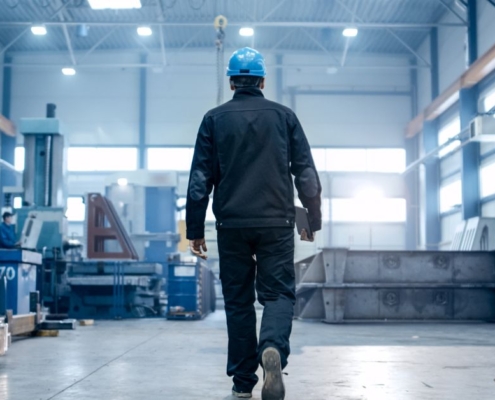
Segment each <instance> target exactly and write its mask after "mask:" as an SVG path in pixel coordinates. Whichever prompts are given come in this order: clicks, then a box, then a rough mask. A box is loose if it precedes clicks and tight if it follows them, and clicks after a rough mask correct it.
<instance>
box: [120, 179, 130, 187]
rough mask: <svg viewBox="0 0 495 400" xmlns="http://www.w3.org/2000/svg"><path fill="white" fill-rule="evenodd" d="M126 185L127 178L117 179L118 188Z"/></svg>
mask: <svg viewBox="0 0 495 400" xmlns="http://www.w3.org/2000/svg"><path fill="white" fill-rule="evenodd" d="M128 183H129V181H128V180H127V178H119V179H117V184H118V185H119V186H127V184H128Z"/></svg>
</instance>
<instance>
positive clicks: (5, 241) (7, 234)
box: [0, 224, 16, 249]
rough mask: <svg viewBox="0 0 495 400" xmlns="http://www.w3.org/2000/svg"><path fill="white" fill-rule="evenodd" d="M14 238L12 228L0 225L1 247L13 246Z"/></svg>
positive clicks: (11, 247)
mask: <svg viewBox="0 0 495 400" xmlns="http://www.w3.org/2000/svg"><path fill="white" fill-rule="evenodd" d="M15 244H16V240H15V233H14V232H13V229H11V228H10V227H8V226H6V225H5V224H1V225H0V247H1V248H3V249H13V248H15Z"/></svg>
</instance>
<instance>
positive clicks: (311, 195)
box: [289, 114, 321, 232]
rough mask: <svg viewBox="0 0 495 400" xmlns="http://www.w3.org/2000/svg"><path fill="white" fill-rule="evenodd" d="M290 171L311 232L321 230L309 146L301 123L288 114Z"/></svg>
mask: <svg viewBox="0 0 495 400" xmlns="http://www.w3.org/2000/svg"><path fill="white" fill-rule="evenodd" d="M289 130H290V133H291V136H290V153H291V154H290V157H291V160H290V161H291V172H292V175H294V177H295V180H294V182H295V185H296V189H297V193H298V196H299V199H300V200H301V203H302V204H303V206H304V207H305V208H307V209H308V216H309V223H310V226H311V229H312V230H313V232H316V231H319V230H321V183H320V178H319V177H318V173H317V172H316V168H315V164H314V161H313V156H312V155H311V148H310V146H309V143H308V140H307V139H306V135H305V134H304V131H303V128H302V126H301V123H300V122H299V120H298V119H297V117H296V116H295V115H294V114H290V115H289Z"/></svg>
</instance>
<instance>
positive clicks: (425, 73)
mask: <svg viewBox="0 0 495 400" xmlns="http://www.w3.org/2000/svg"><path fill="white" fill-rule="evenodd" d="M418 54H419V55H421V57H423V58H424V59H425V60H430V36H428V37H427V39H426V40H425V41H424V42H423V44H422V45H421V46H420V48H419V49H418ZM431 101H432V93H431V70H430V69H429V68H422V69H419V70H418V110H419V111H421V110H424V109H425V108H426V107H427V106H428V105H429V104H430V103H431Z"/></svg>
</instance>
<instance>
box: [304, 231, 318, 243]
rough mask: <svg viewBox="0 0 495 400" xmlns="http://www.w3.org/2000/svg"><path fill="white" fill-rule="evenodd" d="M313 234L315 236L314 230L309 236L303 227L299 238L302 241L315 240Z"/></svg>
mask: <svg viewBox="0 0 495 400" xmlns="http://www.w3.org/2000/svg"><path fill="white" fill-rule="evenodd" d="M315 236H316V232H313V236H311V237H309V236H308V232H306V229H303V230H302V232H301V240H302V241H303V242H311V243H312V242H314V241H315Z"/></svg>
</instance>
